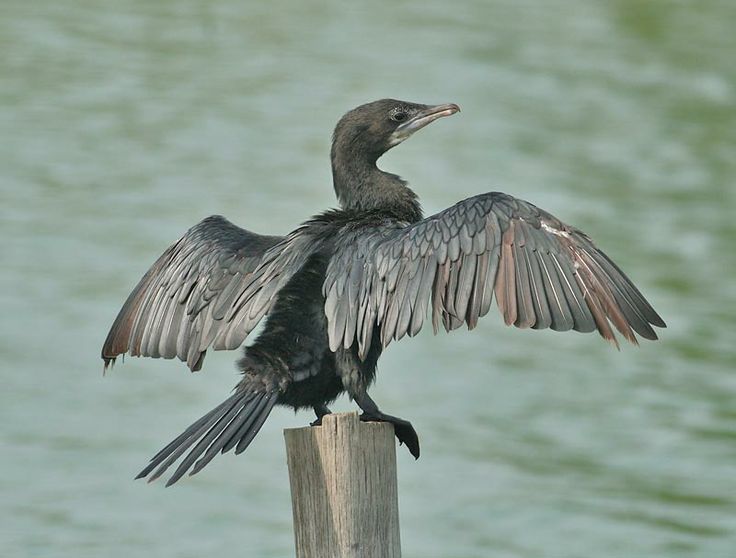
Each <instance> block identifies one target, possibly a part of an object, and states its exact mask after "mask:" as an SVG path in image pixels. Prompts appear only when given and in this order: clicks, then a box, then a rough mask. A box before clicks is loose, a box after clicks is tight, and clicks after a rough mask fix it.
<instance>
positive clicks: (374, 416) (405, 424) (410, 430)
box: [360, 411, 419, 459]
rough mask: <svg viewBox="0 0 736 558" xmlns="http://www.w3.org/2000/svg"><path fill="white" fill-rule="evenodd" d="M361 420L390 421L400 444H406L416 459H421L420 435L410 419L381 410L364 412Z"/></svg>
mask: <svg viewBox="0 0 736 558" xmlns="http://www.w3.org/2000/svg"><path fill="white" fill-rule="evenodd" d="M360 420H362V421H363V422H389V423H391V424H393V426H394V434H396V438H397V439H398V440H399V444H406V447H407V449H408V450H409V453H411V454H412V455H413V456H414V459H419V436H417V432H416V430H414V427H413V426H412V425H411V423H410V422H409V421H408V420H404V419H400V418H397V417H392V416H391V415H386V414H383V413H381V412H380V411H379V412H378V413H375V412H374V413H368V412H364V413H363V414H362V415H360Z"/></svg>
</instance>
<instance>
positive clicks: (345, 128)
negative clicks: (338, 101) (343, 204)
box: [333, 99, 460, 161]
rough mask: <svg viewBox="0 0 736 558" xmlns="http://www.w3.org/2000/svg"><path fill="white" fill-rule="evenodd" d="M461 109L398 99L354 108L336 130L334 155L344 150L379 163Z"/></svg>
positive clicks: (353, 155)
mask: <svg viewBox="0 0 736 558" xmlns="http://www.w3.org/2000/svg"><path fill="white" fill-rule="evenodd" d="M459 110H460V107H458V106H457V105H456V104H454V103H448V104H443V105H420V104H417V103H409V102H406V101H397V100H396V99H381V100H380V101H374V102H372V103H367V104H365V105H361V106H359V107H357V108H354V109H353V110H351V111H350V112H348V113H347V114H345V115H344V116H343V117H342V118H341V119H340V121H339V122H338V123H337V126H336V127H335V134H334V136H333V156H334V155H335V154H336V153H335V151H336V150H340V151H343V152H345V153H346V154H349V155H350V156H352V157H356V156H358V157H360V156H367V157H368V158H369V159H372V160H373V161H376V160H377V159H378V158H379V157H380V156H381V155H383V154H384V153H385V152H386V151H388V150H389V149H391V148H392V147H394V146H396V145H398V144H400V143H401V142H402V141H404V140H405V139H407V138H408V137H409V136H411V135H412V134H413V133H414V132H416V131H417V130H421V129H422V128H424V127H425V126H426V125H427V124H430V123H431V122H434V121H435V120H437V119H438V118H442V117H443V116H450V115H452V114H455V113H456V112H458V111H459Z"/></svg>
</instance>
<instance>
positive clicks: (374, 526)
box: [284, 413, 401, 558]
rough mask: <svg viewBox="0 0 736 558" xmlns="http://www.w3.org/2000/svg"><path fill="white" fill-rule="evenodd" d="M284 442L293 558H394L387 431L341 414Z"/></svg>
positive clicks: (395, 504)
mask: <svg viewBox="0 0 736 558" xmlns="http://www.w3.org/2000/svg"><path fill="white" fill-rule="evenodd" d="M284 437H285V438H286V455H287V460H288V464H289V478H290V482H291V502H292V507H293V511H294V534H295V538H296V556H297V558H373V557H375V558H399V557H400V556H401V542H400V539H399V501H398V489H397V483H396V443H395V442H394V431H393V427H392V426H391V425H390V424H386V423H378V422H360V420H359V419H358V415H357V413H340V414H334V415H326V416H325V417H324V418H323V419H322V426H312V427H306V428H294V429H287V430H284Z"/></svg>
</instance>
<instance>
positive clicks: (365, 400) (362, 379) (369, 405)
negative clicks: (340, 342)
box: [335, 347, 419, 459]
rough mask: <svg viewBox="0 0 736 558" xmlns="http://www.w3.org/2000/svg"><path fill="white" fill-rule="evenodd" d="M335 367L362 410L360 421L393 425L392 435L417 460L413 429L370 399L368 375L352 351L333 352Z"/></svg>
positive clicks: (415, 438) (417, 452) (417, 439)
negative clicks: (394, 435)
mask: <svg viewBox="0 0 736 558" xmlns="http://www.w3.org/2000/svg"><path fill="white" fill-rule="evenodd" d="M335 365H336V368H337V373H338V374H339V375H340V378H341V379H342V384H343V386H345V390H346V391H347V392H348V395H350V398H351V399H353V400H354V401H355V402H356V403H357V404H358V406H359V407H360V408H361V409H362V410H363V414H362V415H360V420H362V421H376V422H390V423H391V424H393V425H394V434H396V438H398V440H399V443H401V444H406V447H407V448H408V449H409V451H410V452H411V454H412V455H413V456H414V457H415V458H416V459H418V458H419V436H417V433H416V431H415V430H414V427H413V426H412V425H411V423H410V422H409V421H407V420H404V419H400V418H398V417H392V416H391V415H387V414H385V413H383V412H381V410H380V409H379V408H378V405H376V402H375V401H373V399H371V398H370V396H369V395H368V388H367V385H366V384H367V383H369V382H370V380H369V379H366V378H367V377H370V374H368V371H367V370H365V369H364V364H363V363H362V362H361V361H360V359H359V358H358V356H357V354H356V353H355V352H354V350H353V349H344V348H342V347H340V348H338V349H337V351H335Z"/></svg>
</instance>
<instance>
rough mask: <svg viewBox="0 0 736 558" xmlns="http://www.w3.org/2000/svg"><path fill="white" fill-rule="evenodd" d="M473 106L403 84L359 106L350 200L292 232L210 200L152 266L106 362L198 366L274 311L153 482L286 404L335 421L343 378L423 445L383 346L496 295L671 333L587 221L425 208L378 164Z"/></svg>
mask: <svg viewBox="0 0 736 558" xmlns="http://www.w3.org/2000/svg"><path fill="white" fill-rule="evenodd" d="M459 111H460V108H459V107H458V105H456V104H454V103H447V104H439V105H425V104H419V103H412V102H407V101H400V100H396V99H382V100H378V101H374V102H370V103H367V104H363V105H361V106H359V107H357V108H355V109H353V110H350V111H349V112H347V113H346V114H344V115H343V116H342V118H340V120H339V121H338V123H337V126H336V127H335V130H334V134H333V136H332V148H331V151H330V157H331V164H332V178H333V187H334V190H335V194H336V197H337V201H338V204H339V207H338V208H336V209H329V210H327V211H325V212H323V213H321V214H319V215H316V216H314V217H312V218H310V219H308V220H306V221H305V222H303V223H302V224H301V225H300V226H298V227H297V228H295V229H294V230H293V231H291V232H289V233H288V234H286V235H284V236H266V235H260V234H257V233H254V232H251V231H249V230H245V229H243V228H240V227H238V226H236V225H234V224H233V223H231V222H230V221H228V220H227V219H225V218H224V217H222V216H211V217H208V218H206V219H204V220H203V221H201V222H200V223H198V224H197V225H195V226H194V227H192V228H191V229H189V230H188V231H187V232H186V234H184V236H182V237H181V238H180V239H179V240H178V241H177V242H175V243H174V244H173V245H172V246H170V247H169V248H168V249H167V250H166V251H165V252H164V253H163V255H161V256H160V257H159V259H158V260H157V261H156V262H155V263H154V264H153V265H152V266H151V268H150V269H149V270H148V271H147V273H146V274H145V275H144V276H143V278H142V279H141V280H140V282H139V283H138V284H137V286H136V287H135V288H134V289H133V291H132V292H131V293H130V295H129V296H128V298H127V300H126V301H125V303H124V304H123V306H122V308H121V310H120V311H119V313H118V315H117V317H116V318H115V320H114V322H113V324H112V327H111V328H110V331H109V333H108V335H107V338H106V340H105V342H104V345H103V348H102V358H103V360H104V367H105V369H107V368H108V367H109V366H111V365H112V364H114V362H115V359H116V358H117V357H118V356H120V355H125V354H126V353H127V354H129V355H131V356H146V357H153V358H165V359H173V358H178V359H179V360H181V361H183V362H185V363H186V364H187V366H188V367H189V368H190V369H191V370H192V371H197V370H200V369H201V367H202V363H203V359H204V357H205V354H206V352H207V350H209V349H213V350H224V349H228V350H232V349H236V348H239V347H241V345H243V344H244V342H245V340H246V338H247V336H248V334H250V333H251V332H252V331H253V330H254V329H255V327H256V325H257V324H259V322H261V321H264V322H265V323H264V327H263V329H262V331H261V333H260V334H259V335H258V336H257V338H256V339H255V340H254V341H253V342H252V343H251V344H250V345H248V346H246V347H244V349H243V352H242V357H241V358H240V359H239V360H238V362H237V366H238V368H239V370H240V372H241V374H242V378H241V379H240V381H239V382H238V384H237V385H236V387H235V389H234V390H233V393H232V394H231V395H230V396H229V397H228V398H227V399H225V401H223V402H222V403H221V404H219V405H217V406H216V407H215V408H214V409H212V410H211V411H209V412H208V413H206V414H205V415H204V416H202V417H201V418H200V419H199V420H197V421H195V422H194V423H193V424H191V425H190V426H189V427H188V428H186V429H185V430H184V431H183V432H182V433H181V434H180V435H179V436H178V437H176V438H175V439H174V440H173V441H172V442H170V443H169V444H168V445H167V446H166V447H164V448H163V449H162V450H161V451H159V452H158V453H157V454H156V455H154V456H153V458H152V459H151V460H150V462H149V463H148V465H147V466H146V467H145V468H144V469H143V470H142V471H141V472H140V473H139V474H138V476H137V477H136V478H146V477H147V478H148V480H149V482H150V481H152V480H155V479H157V478H159V477H160V476H161V475H162V474H163V473H165V472H166V471H167V470H168V469H169V467H171V466H172V465H173V464H174V463H176V462H177V461H179V463H178V465H177V468H176V469H175V471H174V473H173V474H172V475H171V477H170V478H169V479H168V482H167V483H166V486H170V485H171V484H173V483H175V482H177V481H178V480H179V479H180V478H181V477H182V476H183V475H184V474H186V473H189V474H190V475H193V474H195V473H197V472H199V471H200V470H201V469H202V468H203V467H204V466H205V465H207V464H208V463H209V462H210V461H211V460H212V459H213V458H214V457H215V456H216V455H217V454H218V453H226V452H228V451H230V450H232V449H235V453H236V454H239V453H241V452H242V451H243V450H245V449H246V448H247V447H248V445H249V444H250V443H251V442H252V440H253V439H254V437H255V436H256V434H257V433H258V432H259V430H260V429H261V427H262V425H263V423H264V422H265V420H266V419H267V418H268V416H269V414H270V412H271V411H272V409H273V408H274V407H275V406H276V405H280V406H285V407H288V408H292V409H294V410H295V411H296V410H301V409H312V410H313V411H314V413H315V415H316V420H315V421H314V422H312V423H311V424H312V425H319V424H321V420H322V417H324V416H325V415H327V414H329V413H330V409H329V407H328V405H329V404H330V403H332V402H333V401H334V400H335V399H336V398H337V397H338V396H339V395H341V394H343V393H345V392H346V393H347V394H348V396H349V397H350V398H351V399H352V400H353V401H354V402H355V403H356V404H357V405H358V407H360V409H361V411H362V413H361V415H360V419H361V420H363V421H381V422H388V423H390V424H392V425H393V427H394V432H395V435H396V438H397V440H398V442H399V444H400V445H401V444H405V445H406V446H407V448H408V450H409V451H410V453H411V454H412V455H413V456H414V457H415V458H418V457H419V455H420V447H419V437H418V435H417V433H416V431H415V429H414V427H413V426H412V424H411V423H410V422H409V421H407V420H405V419H402V418H399V417H396V416H393V415H389V414H386V413H384V412H383V411H382V410H380V409H379V407H378V405H377V404H376V403H375V402H374V401H373V399H372V398H371V397H370V396H369V394H368V388H369V387H370V386H371V384H372V382H373V381H374V378H375V375H376V366H377V362H378V359H379V357H380V356H381V353H382V351H383V350H385V349H386V347H387V346H388V345H389V344H390V343H391V342H392V341H398V340H400V339H402V338H403V337H405V336H407V335H408V336H410V337H411V336H414V335H416V334H417V333H418V332H419V331H420V330H421V329H422V327H423V326H424V325H425V323H428V322H429V321H430V320H431V322H432V328H433V330H434V332H435V333H437V332H438V331H439V330H440V329H444V330H446V331H448V332H449V331H452V330H455V329H457V328H459V327H460V326H462V325H463V324H465V325H466V326H467V328H468V329H473V328H474V327H475V326H476V324H477V323H478V319H479V318H481V317H483V316H485V315H486V314H487V313H488V312H489V310H490V308H491V305H492V300H493V298H494V297H495V300H496V305H497V307H498V309H499V311H500V314H501V316H502V318H503V321H504V323H505V324H506V325H513V326H516V327H517V328H522V329H523V328H531V329H548V328H549V329H552V330H556V331H568V330H574V331H578V332H593V331H597V332H598V333H599V334H600V335H601V336H602V337H603V338H604V339H605V340H607V341H609V342H611V343H612V344H614V345H616V346H617V347H618V341H617V338H616V334H615V331H618V332H619V334H620V335H621V336H623V338H624V339H626V340H628V341H630V342H631V343H634V344H638V340H637V335H638V336H639V337H641V338H643V339H648V340H656V339H657V333H656V332H655V330H654V328H653V326H654V327H657V328H664V327H666V325H665V323H664V321H663V320H662V318H661V317H660V316H659V314H657V312H656V311H655V310H654V309H653V308H652V306H651V305H650V303H649V302H648V301H647V300H646V299H645V298H644V296H643V295H642V294H641V293H640V291H639V290H638V289H637V287H636V286H634V284H633V283H632V282H631V280H630V279H629V278H628V277H627V276H626V275H625V274H624V272H623V271H621V269H619V267H618V266H617V265H616V264H615V263H614V262H613V261H612V260H611V259H610V258H609V257H608V256H607V255H606V254H605V253H604V252H602V251H601V250H599V249H598V248H597V247H596V245H595V244H594V243H593V241H592V240H591V239H590V238H589V237H588V236H587V235H586V234H585V233H583V232H582V231H580V230H578V229H577V228H575V227H573V226H570V225H567V224H565V223H564V222H562V221H560V220H559V219H557V218H556V217H554V216H553V215H551V214H550V213H548V212H546V211H544V210H542V209H540V208H538V207H536V206H535V205H533V204H531V203H529V202H527V201H524V200H521V199H518V198H515V197H513V196H511V195H508V194H504V193H501V192H488V193H483V194H479V195H475V196H473V197H469V198H467V199H464V200H462V201H460V202H458V203H456V204H455V205H453V206H452V207H450V208H448V209H445V210H444V211H440V212H439V213H436V214H434V215H431V216H429V217H425V216H424V215H423V213H422V209H421V206H420V202H419V199H418V196H417V195H416V194H415V193H414V191H413V190H411V189H410V188H409V186H408V183H407V182H406V181H404V180H403V179H402V178H400V177H399V176H397V175H395V174H392V173H390V172H386V171H384V170H382V169H380V168H379V167H378V165H377V161H378V159H379V158H380V157H381V156H382V155H383V154H384V153H386V152H387V151H388V150H390V149H392V148H393V147H396V146H397V145H399V144H400V143H402V142H403V141H405V140H406V139H408V138H409V137H411V136H412V135H413V134H414V133H416V132H417V131H418V130H421V129H422V128H424V127H426V126H427V125H429V124H431V123H432V122H435V121H436V120H438V119H440V118H443V117H447V116H451V115H453V114H455V113H457V112H459ZM614 330H615V331H614ZM184 454H186V455H184Z"/></svg>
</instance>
